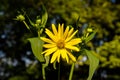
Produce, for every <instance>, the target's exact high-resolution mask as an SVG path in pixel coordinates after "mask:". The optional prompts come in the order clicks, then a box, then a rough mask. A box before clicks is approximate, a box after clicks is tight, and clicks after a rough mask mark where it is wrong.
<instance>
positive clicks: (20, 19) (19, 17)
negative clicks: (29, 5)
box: [17, 14, 25, 21]
mask: <svg viewBox="0 0 120 80" xmlns="http://www.w3.org/2000/svg"><path fill="white" fill-rule="evenodd" d="M17 20H19V21H24V20H25V17H24V16H23V15H21V14H20V15H18V16H17Z"/></svg>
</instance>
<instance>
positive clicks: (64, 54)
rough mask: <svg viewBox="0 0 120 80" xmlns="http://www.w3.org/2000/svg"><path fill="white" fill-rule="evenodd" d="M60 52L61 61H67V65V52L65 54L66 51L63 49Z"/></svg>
mask: <svg viewBox="0 0 120 80" xmlns="http://www.w3.org/2000/svg"><path fill="white" fill-rule="evenodd" d="M60 51H61V52H60V53H61V57H62V58H63V59H66V60H67V63H68V61H69V59H68V55H67V52H66V50H65V49H62V50H60Z"/></svg>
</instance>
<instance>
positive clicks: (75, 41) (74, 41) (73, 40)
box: [66, 38, 82, 45]
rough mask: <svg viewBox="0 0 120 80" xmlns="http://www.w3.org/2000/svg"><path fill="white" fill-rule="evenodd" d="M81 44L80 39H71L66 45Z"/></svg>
mask: <svg viewBox="0 0 120 80" xmlns="http://www.w3.org/2000/svg"><path fill="white" fill-rule="evenodd" d="M81 42H82V40H81V39H80V38H75V39H72V40H70V41H69V42H67V43H66V45H76V44H78V43H81Z"/></svg>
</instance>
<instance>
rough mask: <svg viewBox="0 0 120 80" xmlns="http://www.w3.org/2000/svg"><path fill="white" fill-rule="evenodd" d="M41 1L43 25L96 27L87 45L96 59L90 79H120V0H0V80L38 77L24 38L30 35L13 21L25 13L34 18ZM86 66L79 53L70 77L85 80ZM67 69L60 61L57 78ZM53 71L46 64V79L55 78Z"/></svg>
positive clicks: (39, 79) (35, 79) (38, 69)
mask: <svg viewBox="0 0 120 80" xmlns="http://www.w3.org/2000/svg"><path fill="white" fill-rule="evenodd" d="M42 4H44V6H45V7H46V9H47V12H48V21H47V24H46V27H49V26H50V25H51V23H55V24H57V23H64V24H65V25H73V26H76V27H80V28H81V29H82V28H83V27H85V26H88V24H91V26H92V27H93V28H94V29H98V32H97V34H96V35H95V37H94V39H93V40H92V41H90V42H89V43H88V44H87V46H88V47H89V49H90V50H91V51H93V53H94V55H95V56H96V57H97V58H99V60H100V64H99V67H98V68H97V70H96V72H95V74H94V76H93V79H92V80H120V0H0V80H42V72H41V63H40V62H39V61H38V60H37V59H36V58H35V56H34V55H33V53H32V51H31V47H30V43H29V42H28V41H27V38H30V37H33V34H32V33H30V31H28V30H27V28H26V27H25V25H24V24H23V23H22V22H19V21H16V20H14V18H16V16H17V15H18V14H19V13H20V12H21V13H23V12H25V14H27V15H28V16H29V18H30V19H31V20H32V21H34V20H35V19H36V16H38V15H40V14H41V12H42V9H41V5H42ZM78 17H80V20H79V21H78V22H77V20H78ZM26 21H27V20H26ZM76 22H77V24H76ZM28 24H29V23H28ZM88 69H89V65H88V62H87V58H86V57H85V56H84V55H81V56H80V57H79V59H78V62H77V63H76V64H75V71H74V75H73V80H86V78H87V76H88V71H89V70H88ZM69 70H70V65H68V64H64V63H63V64H61V73H60V75H61V80H67V79H68V76H69ZM57 73H58V69H56V70H55V69H53V66H52V64H49V66H48V67H46V78H47V80H57Z"/></svg>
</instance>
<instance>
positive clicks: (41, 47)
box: [15, 7, 99, 80]
mask: <svg viewBox="0 0 120 80" xmlns="http://www.w3.org/2000/svg"><path fill="white" fill-rule="evenodd" d="M43 13H44V14H43V15H42V17H41V18H39V19H38V18H37V19H36V22H32V21H31V20H30V19H29V18H28V16H27V18H28V20H29V22H30V24H29V25H28V24H27V23H26V21H25V20H26V19H25V15H22V14H20V15H18V16H17V17H16V19H15V20H18V21H21V22H23V23H24V24H25V26H26V27H27V29H28V30H30V32H32V31H33V30H36V32H37V33H38V37H34V38H30V39H29V41H30V43H31V48H32V51H33V54H34V55H35V57H36V58H37V59H38V60H39V61H40V62H41V63H42V73H43V79H44V80H45V79H46V78H45V67H47V66H48V64H49V63H50V64H54V63H56V62H58V64H60V60H64V61H66V64H67V63H69V62H70V61H72V66H71V70H70V75H69V80H72V75H73V71H74V66H75V63H76V62H77V58H78V56H75V55H74V54H73V52H74V53H75V54H77V55H79V56H80V55H81V54H82V53H83V54H86V56H87V57H88V60H89V62H90V63H89V64H90V67H89V76H88V78H87V80H91V79H92V76H93V73H94V71H95V70H96V68H97V66H98V63H99V60H98V59H97V58H96V57H95V56H94V55H93V54H92V52H91V51H90V50H87V49H86V48H85V45H86V44H87V42H89V41H90V40H91V39H93V37H94V36H95V33H96V31H94V30H93V29H92V28H91V27H89V28H86V29H84V33H83V34H82V36H79V35H80V34H79V33H78V30H80V29H79V28H76V30H74V27H69V26H67V27H65V26H64V24H58V26H56V25H55V24H51V25H52V26H51V28H49V29H48V28H46V27H45V26H46V24H47V19H48V14H47V12H46V9H45V8H44V7H43ZM31 26H32V27H31ZM35 28H36V29H35ZM31 29H33V30H31ZM44 33H45V34H44ZM76 34H77V36H76ZM43 62H45V63H43ZM59 80H60V79H59Z"/></svg>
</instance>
